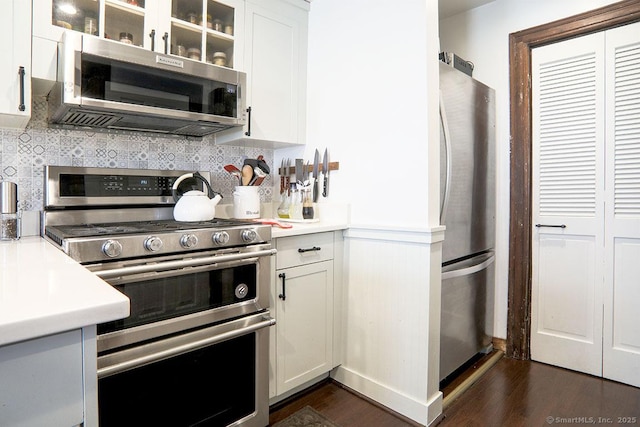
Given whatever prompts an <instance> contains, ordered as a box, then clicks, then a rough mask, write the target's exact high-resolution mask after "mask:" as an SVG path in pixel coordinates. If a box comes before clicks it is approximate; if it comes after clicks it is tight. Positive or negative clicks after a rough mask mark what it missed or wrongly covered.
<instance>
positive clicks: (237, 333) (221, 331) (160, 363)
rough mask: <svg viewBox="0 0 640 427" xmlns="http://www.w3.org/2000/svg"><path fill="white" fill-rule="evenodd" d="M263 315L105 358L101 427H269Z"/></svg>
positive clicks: (100, 369) (101, 367)
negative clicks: (267, 426)
mask: <svg viewBox="0 0 640 427" xmlns="http://www.w3.org/2000/svg"><path fill="white" fill-rule="evenodd" d="M273 324H275V320H274V319H272V318H271V317H269V312H268V311H266V312H262V313H258V314H254V315H250V316H246V317H243V318H240V319H235V320H232V321H228V322H225V323H222V324H219V325H215V326H211V327H206V328H203V329H199V330H196V331H193V332H188V333H184V334H181V335H177V336H174V337H171V338H167V339H164V340H161V341H156V342H152V343H148V344H143V345H139V346H137V347H134V348H129V349H126V350H122V351H119V352H117V353H111V354H107V355H103V356H99V357H98V400H99V419H100V426H101V427H110V426H118V427H122V426H161V425H162V426H175V427H179V426H245V427H264V426H266V425H268V424H269V402H268V387H269V385H268V363H269V360H268V359H269V355H268V352H269V338H268V337H269V335H268V330H269V329H268V327H269V326H271V325H273Z"/></svg>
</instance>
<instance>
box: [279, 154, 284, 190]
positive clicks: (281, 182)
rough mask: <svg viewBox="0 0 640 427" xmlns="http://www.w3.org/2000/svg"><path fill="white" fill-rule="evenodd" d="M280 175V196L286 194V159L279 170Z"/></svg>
mask: <svg viewBox="0 0 640 427" xmlns="http://www.w3.org/2000/svg"><path fill="white" fill-rule="evenodd" d="M278 173H279V174H280V194H282V193H284V157H283V158H282V160H281V161H280V169H278Z"/></svg>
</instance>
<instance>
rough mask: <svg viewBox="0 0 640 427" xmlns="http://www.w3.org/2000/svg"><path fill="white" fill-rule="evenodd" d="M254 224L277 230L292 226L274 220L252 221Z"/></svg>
mask: <svg viewBox="0 0 640 427" xmlns="http://www.w3.org/2000/svg"><path fill="white" fill-rule="evenodd" d="M253 221H254V222H257V223H260V224H266V225H273V226H276V227H279V228H291V227H293V225H292V224H283V223H281V222H280V221H277V220H275V219H260V218H258V219H254V220H253Z"/></svg>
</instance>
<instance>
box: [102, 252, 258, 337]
mask: <svg viewBox="0 0 640 427" xmlns="http://www.w3.org/2000/svg"><path fill="white" fill-rule="evenodd" d="M256 284H257V265H256V264H248V265H242V266H236V267H233V268H224V269H219V270H211V271H205V272H198V273H190V274H184V275H180V276H171V277H163V278H157V279H151V280H145V281H141V282H132V283H124V284H120V285H114V287H115V288H116V289H118V290H119V291H120V292H122V293H123V294H125V295H126V296H127V297H129V300H130V313H131V314H130V315H129V317H127V318H124V319H120V320H115V321H112V322H107V323H103V324H100V325H98V334H106V333H108V332H113V331H117V330H121V329H125V328H131V327H134V326H140V325H144V324H147V323H153V322H158V321H160V320H165V319H171V318H174V317H179V316H184V315H187V314H191V313H196V312H199V311H205V310H210V309H213V308H217V307H222V306H225V305H230V304H235V303H238V302H241V301H247V300H252V299H254V298H255V297H256Z"/></svg>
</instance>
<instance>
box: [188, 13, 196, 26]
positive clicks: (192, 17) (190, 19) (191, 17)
mask: <svg viewBox="0 0 640 427" xmlns="http://www.w3.org/2000/svg"><path fill="white" fill-rule="evenodd" d="M187 21H188V22H190V23H192V24H197V23H198V14H197V13H195V12H189V13H187Z"/></svg>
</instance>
